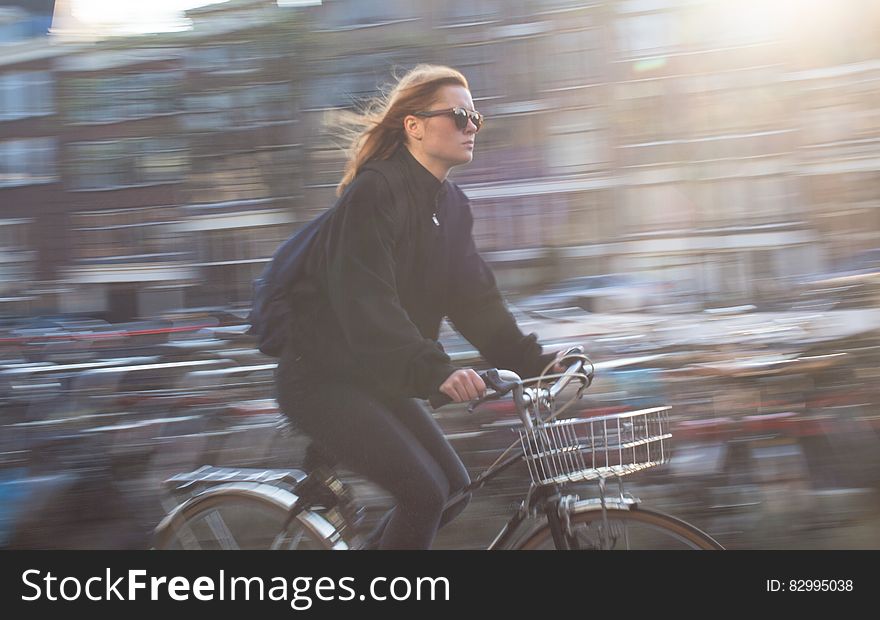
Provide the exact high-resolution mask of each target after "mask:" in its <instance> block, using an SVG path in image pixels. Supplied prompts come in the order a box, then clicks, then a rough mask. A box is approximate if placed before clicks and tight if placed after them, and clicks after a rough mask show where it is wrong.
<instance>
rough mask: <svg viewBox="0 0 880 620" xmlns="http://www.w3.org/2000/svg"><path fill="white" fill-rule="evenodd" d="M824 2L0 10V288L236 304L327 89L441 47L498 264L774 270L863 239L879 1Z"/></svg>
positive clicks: (872, 175)
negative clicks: (110, 20)
mask: <svg viewBox="0 0 880 620" xmlns="http://www.w3.org/2000/svg"><path fill="white" fill-rule="evenodd" d="M825 4H826V3H821V2H805V3H798V4H792V3H788V2H784V1H783V0H776V1H768V2H753V1H751V0H741V1H738V2H734V1H732V0H621V1H617V2H610V3H609V2H605V3H598V2H597V3H592V4H590V3H583V2H571V1H564V0H517V1H515V2H502V1H501V0H473V1H468V2H464V1H457V0H455V1H452V0H449V1H444V2H435V1H433V0H426V1H424V2H418V3H412V2H403V1H396V0H382V1H380V0H375V1H374V0H331V1H325V2H323V3H322V5H320V6H311V7H303V8H292V7H287V8H282V7H279V6H278V5H277V4H276V3H275V2H273V1H272V0H229V1H228V2H225V3H221V4H216V5H210V6H207V7H204V8H201V9H197V10H194V11H189V12H188V13H187V16H188V17H189V18H190V19H191V20H192V21H193V29H192V30H191V31H188V32H183V33H174V34H165V35H149V36H144V37H132V38H126V39H120V38H116V39H109V40H105V41H102V42H97V43H93V44H92V43H89V44H87V43H67V44H64V45H61V44H55V43H52V42H51V41H54V40H55V39H52V40H51V41H50V40H47V38H46V37H45V36H42V37H41V36H37V37H34V36H24V35H22V34H21V33H22V32H23V30H22V29H21V28H18V29H16V28H17V27H16V26H15V24H19V23H22V22H23V21H24V16H26V12H25V11H23V10H21V9H19V10H17V11H12V12H8V13H4V14H3V15H4V16H3V20H6V21H3V22H2V24H4V25H3V26H2V29H0V36H2V37H5V39H4V40H3V41H2V42H0V46H2V47H3V51H4V53H3V54H2V60H0V83H2V85H3V88H2V89H0V95H2V97H3V99H2V106H0V202H2V204H3V215H2V216H0V235H2V240H3V241H2V250H0V278H2V282H0V287H2V291H0V296H2V297H3V298H4V299H5V302H4V304H5V308H3V311H4V312H6V313H11V314H27V313H33V312H38V311H39V312H56V311H79V312H88V313H92V314H95V313H100V314H103V315H104V316H105V317H106V318H109V319H111V320H124V319H127V318H131V317H134V316H149V315H154V314H156V313H159V312H161V311H163V310H165V309H169V308H175V307H183V306H207V305H229V304H235V303H241V304H246V303H247V301H248V299H249V297H250V283H251V280H252V278H253V277H254V276H255V275H256V274H257V273H258V272H259V271H260V270H261V269H262V266H263V264H264V263H265V261H266V260H267V258H268V257H269V256H270V255H271V252H272V251H273V250H274V248H275V247H276V246H277V244H278V242H280V240H282V239H283V238H285V237H286V236H287V235H288V234H289V233H290V232H291V231H292V230H294V229H295V227H296V226H298V225H299V224H301V223H302V222H304V221H306V220H308V219H310V218H311V217H313V216H314V215H315V214H317V213H318V212H320V211H322V210H323V209H325V208H327V207H328V206H330V205H331V204H332V201H333V199H334V189H335V185H336V183H337V182H338V180H339V178H340V176H341V170H342V166H343V163H344V154H343V152H342V150H341V149H340V146H344V145H341V144H340V142H339V138H338V136H337V134H336V133H334V131H333V126H332V120H333V112H334V111H335V110H338V109H340V108H352V107H356V106H357V105H359V104H361V103H363V102H364V101H365V100H366V99H367V98H369V97H372V96H374V95H375V94H376V92H377V88H378V87H380V86H381V85H383V84H386V83H389V82H390V81H391V79H392V72H396V73H398V74H402V73H403V72H405V70H406V69H408V68H409V67H411V66H412V65H414V64H416V63H418V62H436V63H443V64H449V65H452V66H455V67H458V68H460V69H462V70H463V72H464V73H465V75H466V76H467V77H468V79H469V80H470V82H471V86H472V91H473V93H474V98H475V103H476V105H477V107H478V108H479V109H480V110H481V111H482V112H483V113H484V114H486V116H487V117H488V119H489V120H488V122H487V125H486V127H485V129H484V130H483V132H481V134H480V140H479V145H478V149H477V151H476V154H475V159H474V162H473V163H472V164H471V165H470V166H468V167H466V168H462V169H460V170H457V171H455V173H454V178H455V179H456V181H457V182H458V183H460V184H461V185H462V186H463V187H464V189H465V191H466V192H467V193H468V195H469V196H470V197H471V199H472V201H473V207H474V214H475V218H476V220H475V236H476V237H477V240H478V243H479V245H480V247H481V249H482V250H483V251H484V252H485V253H486V256H487V258H488V259H489V260H490V261H492V262H493V263H494V264H495V268H496V271H497V273H498V275H499V279H500V280H501V282H502V284H504V285H505V286H511V287H519V286H526V285H533V284H537V283H540V282H546V281H550V280H557V279H561V278H565V277H571V276H575V275H590V274H600V273H610V272H629V273H638V274H641V275H643V276H644V277H646V278H650V279H653V280H657V281H662V282H667V283H669V286H670V287H671V288H672V289H674V291H675V292H678V293H680V294H682V295H690V296H695V297H697V298H699V299H701V300H702V301H703V302H704V303H706V304H736V303H744V302H752V301H755V300H760V299H762V298H773V297H774V296H778V295H782V294H785V292H786V288H787V287H788V282H790V281H791V280H792V279H794V278H797V277H799V276H803V275H806V274H811V273H818V272H821V271H823V270H826V269H830V268H832V267H834V266H835V265H836V264H838V263H839V262H842V261H845V260H846V259H847V258H848V257H851V256H853V255H856V254H858V253H859V252H862V251H865V250H869V249H872V248H876V247H878V241H880V240H878V235H880V215H878V214H880V210H878V208H880V183H878V181H880V178H878V177H880V159H878V157H877V153H878V150H877V145H878V142H880V100H878V94H877V93H878V92H880V91H878V89H877V88H876V87H875V86H876V83H877V80H878V79H880V37H878V36H877V33H878V30H880V9H878V7H877V6H876V5H875V4H874V3H871V2H868V1H867V0H847V1H845V2H839V3H834V13H833V14H832V13H830V12H829V11H825V12H823V11H822V7H823V5H825ZM795 13H796V14H797V19H795ZM58 16H59V13H58V10H56V22H58V23H61V22H59V21H58ZM8 24H13V25H12V26H9V25H8ZM10 33H11V34H10ZM62 34H63V32H61V31H59V32H57V35H59V36H60V35H62Z"/></svg>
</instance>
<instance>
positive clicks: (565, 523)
mask: <svg viewBox="0 0 880 620" xmlns="http://www.w3.org/2000/svg"><path fill="white" fill-rule="evenodd" d="M617 481H618V488H619V495H618V497H614V498H612V500H611V501H612V503H613V504H614V505H615V506H616V507H617V508H616V509H619V508H621V507H626V508H627V509H629V508H631V507H633V506H635V505H638V503H639V500H638V499H637V498H634V497H631V496H625V495H624V491H623V480H622V479H620V478H618V479H617ZM598 486H599V497H598V498H596V499H591V500H581V499H580V497H579V496H577V495H560V494H555V495H553V496H552V497H550V498H548V500H547V501H546V502H545V504H544V514H545V515H546V516H547V523H548V524H549V526H550V533H551V535H552V536H553V543H554V545H555V546H556V548H557V549H560V550H580V549H584V548H587V549H595V548H596V547H597V546H598V548H599V549H610V548H611V547H612V546H614V544H615V543H616V542H617V539H618V538H619V537H620V535H624V536H626V532H614V531H612V530H611V524H610V523H609V521H608V502H607V499H606V498H607V493H606V483H605V479H604V478H599V480H598ZM584 503H589V504H594V505H595V506H597V508H596V509H598V510H601V511H602V522H601V525H600V527H599V528H598V531H597V532H594V534H595V535H596V536H595V538H594V539H593V540H591V541H584V540H582V539H581V538H580V537H578V535H577V533H576V532H575V531H574V529H573V528H572V515H573V514H575V512H576V509H577V508H576V507H577V506H578V505H583V504H584ZM585 542H586V543H587V544H586V546H585Z"/></svg>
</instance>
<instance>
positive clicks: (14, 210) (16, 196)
mask: <svg viewBox="0 0 880 620" xmlns="http://www.w3.org/2000/svg"><path fill="white" fill-rule="evenodd" d="M50 4H51V3H46V2H42V3H37V2H33V3H26V2H19V3H7V4H6V5H4V6H0V207H2V212H0V312H2V313H4V314H12V315H15V314H27V313H30V312H32V311H34V310H35V309H36V308H38V307H39V305H40V303H41V302H40V299H41V295H42V294H43V293H44V292H45V291H42V290H40V287H35V286H33V283H34V282H36V281H38V280H41V279H42V280H47V279H51V277H52V275H53V273H54V271H55V270H56V269H57V267H58V265H60V264H63V263H64V261H65V256H64V251H63V249H60V248H58V247H57V245H56V241H57V237H58V233H59V228H58V227H57V226H56V222H57V218H58V217H59V216H61V215H62V214H63V211H64V209H63V205H62V201H61V195H62V194H61V186H60V174H59V166H58V136H59V133H60V128H59V123H58V110H57V106H56V103H55V95H54V93H55V88H56V84H55V76H54V74H53V72H52V63H53V62H54V60H55V59H56V58H57V57H58V56H59V55H60V54H61V53H62V51H61V50H58V49H54V48H52V47H50V46H48V45H47V37H46V32H47V28H48V24H49V18H50V16H51V7H50V6H49V5H50Z"/></svg>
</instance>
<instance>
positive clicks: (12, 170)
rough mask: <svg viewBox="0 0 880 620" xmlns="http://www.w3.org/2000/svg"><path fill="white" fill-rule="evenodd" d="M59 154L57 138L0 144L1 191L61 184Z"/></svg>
mask: <svg viewBox="0 0 880 620" xmlns="http://www.w3.org/2000/svg"><path fill="white" fill-rule="evenodd" d="M56 150H57V144H56V140H55V138H27V139H22V140H6V141H3V142H0V187H2V186H10V185H31V184H35V183H51V182H53V181H56V180H58V176H57V174H56V164H55V161H56Z"/></svg>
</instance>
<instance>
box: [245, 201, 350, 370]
mask: <svg viewBox="0 0 880 620" xmlns="http://www.w3.org/2000/svg"><path fill="white" fill-rule="evenodd" d="M335 210H336V209H335V207H334V208H331V209H328V210H327V211H325V212H324V213H322V214H321V215H320V216H319V217H317V218H315V219H314V220H312V221H311V222H309V223H308V224H306V225H305V226H303V227H302V228H300V229H299V230H298V231H296V232H295V233H294V234H293V235H291V236H290V238H288V239H287V240H286V241H285V242H284V243H282V244H281V245H280V246H278V249H277V250H275V254H273V255H272V259H271V260H270V261H269V263H268V264H267V265H266V267H265V269H263V272H262V273H261V274H260V276H259V277H258V278H256V279H255V280H254V283H253V288H254V297H253V302H252V305H251V311H250V314H249V315H248V318H247V321H248V323H250V328H249V329H248V331H247V333H248V334H250V335H252V336H255V337H256V338H257V348H258V349H259V350H260V352H262V353H263V354H265V355H269V356H271V357H281V353H282V352H283V351H284V343H285V341H286V340H287V331H288V329H289V327H288V326H289V324H290V320H291V319H290V313H291V303H290V291H291V290H292V289H293V287H294V284H296V282H297V281H298V280H299V279H300V277H301V276H302V274H303V270H304V269H305V264H306V257H307V256H308V250H309V248H310V247H311V245H312V241H313V240H314V238H315V236H317V234H318V230H320V228H321V224H323V223H324V221H325V220H327V219H328V218H329V217H330V215H331V213H333V211H335Z"/></svg>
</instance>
